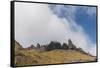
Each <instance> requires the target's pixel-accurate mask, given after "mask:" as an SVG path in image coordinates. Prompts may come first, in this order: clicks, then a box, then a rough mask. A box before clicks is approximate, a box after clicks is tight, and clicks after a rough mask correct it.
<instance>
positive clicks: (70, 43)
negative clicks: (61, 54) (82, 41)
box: [68, 39, 76, 49]
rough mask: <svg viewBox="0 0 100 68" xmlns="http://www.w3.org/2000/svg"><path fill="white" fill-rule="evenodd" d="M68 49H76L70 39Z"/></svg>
mask: <svg viewBox="0 0 100 68" xmlns="http://www.w3.org/2000/svg"><path fill="white" fill-rule="evenodd" d="M68 48H69V49H76V46H75V45H74V44H73V43H72V41H71V40H70V39H69V40H68Z"/></svg>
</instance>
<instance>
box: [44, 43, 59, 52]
mask: <svg viewBox="0 0 100 68" xmlns="http://www.w3.org/2000/svg"><path fill="white" fill-rule="evenodd" d="M53 49H61V44H60V43H59V42H54V41H51V43H50V44H49V45H48V46H47V48H46V50H48V51H49V50H53Z"/></svg>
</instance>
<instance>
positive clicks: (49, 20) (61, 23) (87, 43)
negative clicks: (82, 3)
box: [15, 3, 96, 55]
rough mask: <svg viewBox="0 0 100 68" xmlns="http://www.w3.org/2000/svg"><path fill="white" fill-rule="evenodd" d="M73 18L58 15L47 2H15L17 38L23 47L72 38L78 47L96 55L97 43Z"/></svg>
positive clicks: (65, 40)
mask: <svg viewBox="0 0 100 68" xmlns="http://www.w3.org/2000/svg"><path fill="white" fill-rule="evenodd" d="M74 11H75V9H73V13H74ZM68 12H69V11H68ZM71 18H72V19H71ZM71 18H70V17H69V18H68V19H67V18H60V17H58V16H57V15H55V14H54V13H52V10H51V9H50V8H49V7H48V5H47V4H33V3H15V40H16V41H18V42H19V43H20V44H21V45H22V46H23V47H29V46H30V45H31V44H34V45H36V44H37V43H40V44H41V45H43V44H48V43H50V41H59V42H61V43H63V42H66V43H67V41H68V39H71V40H72V41H73V43H74V44H75V45H76V46H77V47H81V48H82V49H83V50H85V51H86V52H89V53H91V54H92V55H96V44H94V43H92V42H91V40H90V39H89V37H88V35H87V34H86V33H85V32H84V29H83V28H82V27H81V26H80V25H78V24H76V23H75V21H74V20H73V18H74V17H73V16H72V17H71ZM69 19H70V21H69ZM94 45H95V47H94Z"/></svg>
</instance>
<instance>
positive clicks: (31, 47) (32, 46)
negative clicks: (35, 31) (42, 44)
mask: <svg viewBox="0 0 100 68" xmlns="http://www.w3.org/2000/svg"><path fill="white" fill-rule="evenodd" d="M33 48H35V46H34V45H33V44H32V45H31V46H30V47H28V48H27V49H33Z"/></svg>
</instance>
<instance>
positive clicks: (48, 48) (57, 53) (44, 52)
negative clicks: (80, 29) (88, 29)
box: [14, 40, 97, 66]
mask: <svg viewBox="0 0 100 68" xmlns="http://www.w3.org/2000/svg"><path fill="white" fill-rule="evenodd" d="M69 45H71V46H70V47H69ZM28 48H29V49H27V48H23V47H22V46H21V45H20V44H19V43H18V42H16V41H15V56H14V58H15V61H14V64H15V66H24V65H40V64H57V63H72V62H87V61H88V62H89V61H97V58H96V56H91V55H89V54H88V53H86V52H84V51H83V50H82V49H81V48H76V47H75V45H74V44H73V43H72V41H71V40H70V41H69V42H68V44H66V43H63V44H62V45H61V44H60V43H59V42H54V41H52V42H50V43H49V44H47V45H40V44H38V48H37V47H34V45H31V46H30V47H28Z"/></svg>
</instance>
